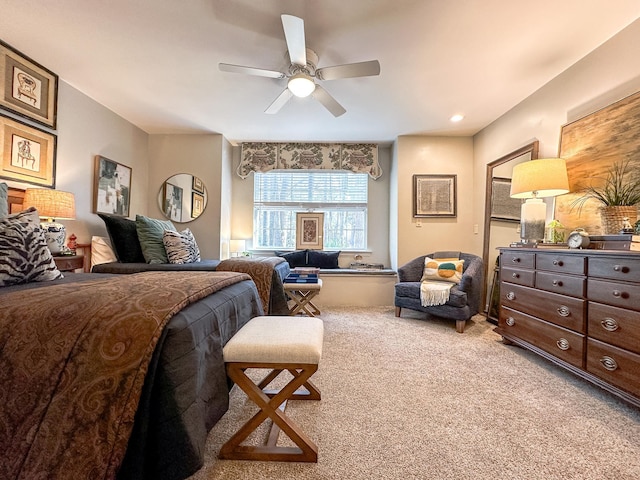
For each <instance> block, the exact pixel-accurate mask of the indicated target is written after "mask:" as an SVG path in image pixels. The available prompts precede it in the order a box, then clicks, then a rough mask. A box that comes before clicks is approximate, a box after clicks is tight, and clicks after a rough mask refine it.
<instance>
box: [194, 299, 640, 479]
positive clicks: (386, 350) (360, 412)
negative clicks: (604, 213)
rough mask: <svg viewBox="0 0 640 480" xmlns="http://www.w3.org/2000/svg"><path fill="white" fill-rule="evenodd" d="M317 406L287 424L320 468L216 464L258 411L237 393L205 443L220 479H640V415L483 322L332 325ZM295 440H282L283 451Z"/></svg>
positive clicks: (337, 313) (304, 405)
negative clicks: (297, 429)
mask: <svg viewBox="0 0 640 480" xmlns="http://www.w3.org/2000/svg"><path fill="white" fill-rule="evenodd" d="M321 318H322V319H323V320H324V322H325V342H324V350H323V358H322V361H321V363H320V369H319V371H318V372H317V373H316V374H315V375H314V377H313V379H312V380H313V381H314V383H315V384H316V385H317V386H318V387H319V388H320V390H321V392H322V400H321V401H320V402H290V403H289V406H288V407H287V413H288V414H289V415H290V416H291V417H292V418H293V419H294V420H295V421H296V422H297V423H298V424H299V425H300V426H301V427H302V428H303V429H304V430H305V431H306V433H307V434H309V436H310V437H311V438H312V439H313V440H314V441H315V442H316V443H317V445H318V449H319V454H318V457H319V458H318V463H317V464H302V463H279V462H247V461H245V462H241V461H229V460H218V459H217V457H216V455H217V452H218V451H219V449H220V446H221V445H222V443H223V442H224V441H225V440H226V439H228V438H229V436H230V435H231V434H232V433H233V432H234V431H235V430H236V429H237V428H238V427H239V426H240V425H241V424H242V423H244V421H245V420H246V419H248V418H249V417H250V416H251V415H252V414H253V413H255V408H256V407H254V406H253V405H252V404H250V403H249V402H248V401H247V399H246V396H245V395H244V394H243V393H242V392H241V391H239V389H237V387H234V389H233V391H232V395H231V408H230V410H229V412H227V414H226V415H225V416H224V417H223V418H222V420H221V421H220V422H219V423H218V424H217V425H216V426H215V427H214V429H213V430H212V431H211V433H210V434H209V439H208V443H207V452H206V460H205V466H204V467H203V468H202V469H201V470H200V471H199V472H198V473H197V474H196V475H194V476H193V477H191V480H214V479H234V480H236V479H237V480H241V479H251V480H256V479H292V480H293V479H296V480H300V479H314V480H317V479H327V480H328V479H336V480H337V479H340V480H346V479H349V480H360V479H385V480H388V479H433V480H438V479H456V480H463V479H469V480H482V479H492V480H494V479H509V480H513V479H523V480H525V479H526V480H536V479H545V480H552V479H558V480H559V479H562V480H568V479H580V480H588V479H593V480H606V479H611V480H614V479H615V480H623V479H628V480H631V479H640V411H639V410H638V409H636V408H634V407H631V406H628V405H627V404H625V403H623V402H621V401H619V400H617V399H616V398H614V397H613V396H611V395H609V394H607V393H606V392H604V391H601V390H600V389H598V388H597V387H594V386H591V385H590V384H588V383H586V382H584V381H583V380H581V379H579V378H577V377H575V376H573V375H571V374H569V373H566V372H564V371H563V370H561V369H560V368H558V367H556V366H554V365H552V364H551V363H549V362H547V361H545V360H543V359H541V358H539V357H537V356H535V355H534V354H532V353H530V352H527V351H525V350H523V349H521V348H518V347H514V346H506V345H504V344H502V342H501V337H500V336H498V335H497V334H495V333H494V332H493V325H491V324H490V323H487V322H486V321H485V319H484V317H482V316H476V317H474V319H472V321H469V322H467V327H466V330H465V333H464V334H458V333H456V331H455V322H450V321H445V320H439V319H429V320H426V321H425V320H424V319H423V318H424V317H423V316H422V315H421V314H418V313H417V312H410V311H407V310H405V311H403V317H402V318H396V317H395V316H394V313H393V308H392V307H377V308H375V307H374V308H366V309H365V308H330V309H326V310H325V311H323V313H322V315H321ZM285 440H286V438H285Z"/></svg>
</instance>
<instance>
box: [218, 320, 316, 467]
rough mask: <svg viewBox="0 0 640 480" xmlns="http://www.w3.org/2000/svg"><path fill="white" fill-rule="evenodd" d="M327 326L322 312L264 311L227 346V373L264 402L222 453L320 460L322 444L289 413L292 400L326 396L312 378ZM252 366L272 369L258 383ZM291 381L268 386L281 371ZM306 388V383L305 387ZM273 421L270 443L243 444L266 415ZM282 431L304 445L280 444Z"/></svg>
mask: <svg viewBox="0 0 640 480" xmlns="http://www.w3.org/2000/svg"><path fill="white" fill-rule="evenodd" d="M323 338H324V325H323V323H322V320H321V319H319V318H317V317H288V316H287V317H285V316H263V317H255V318H253V319H251V320H250V321H249V322H248V323H247V324H246V325H245V326H244V327H242V328H241V329H240V330H239V331H238V332H237V333H236V334H235V335H234V336H233V337H232V338H231V340H229V342H227V344H226V345H225V347H224V349H223V354H224V361H225V363H226V367H227V374H228V375H229V378H231V380H233V381H234V382H235V383H236V385H238V387H239V388H241V389H242V390H243V391H244V392H245V393H246V394H247V396H248V397H249V398H250V399H251V400H252V401H253V402H255V403H256V405H258V407H260V411H259V412H258V413H256V414H255V415H254V416H253V417H252V418H251V419H250V420H249V421H248V422H247V423H245V424H244V425H243V426H242V427H241V428H240V429H239V430H238V431H237V432H236V433H235V434H234V435H233V436H232V437H231V438H230V439H229V440H228V441H227V442H226V443H225V444H224V445H223V446H222V448H221V449H220V454H219V457H220V458H223V459H231V460H277V461H289V462H317V461H318V447H317V446H316V445H315V443H313V441H311V439H310V438H309V437H308V436H307V435H306V434H305V433H304V432H303V431H302V430H301V429H300V427H299V426H298V425H296V424H295V423H294V422H293V421H292V420H291V418H289V417H288V416H287V415H286V413H285V411H284V409H285V406H286V402H287V400H290V399H296V400H320V391H319V390H318V389H317V387H316V386H315V385H313V384H312V383H311V381H310V380H309V378H310V377H311V376H312V375H313V374H314V373H315V372H316V371H317V370H318V363H319V362H320V357H321V356H322V344H323ZM247 369H268V370H269V373H268V374H267V375H266V376H265V377H264V378H263V379H262V380H261V381H260V382H258V383H257V384H256V383H254V382H253V380H251V378H249V377H248V376H247V375H246V370H247ZM285 370H286V371H287V372H289V373H290V375H291V377H292V378H291V380H290V381H289V383H287V384H286V385H285V386H284V387H282V388H281V389H280V390H275V391H272V390H266V387H268V386H269V384H270V383H271V382H272V381H273V380H275V379H276V378H277V377H278V376H279V375H280V373H282V372H284V371H285ZM301 387H303V388H301ZM268 418H270V419H271V420H272V421H273V424H272V428H271V433H270V435H269V439H268V440H267V443H266V445H258V446H255V445H241V443H242V442H243V441H244V440H245V439H246V438H247V437H248V436H249V435H250V434H251V432H253V431H254V430H255V429H256V428H258V427H259V426H260V425H261V424H262V423H263V422H264V421H265V420H267V419H268ZM280 430H282V431H283V432H285V434H286V435H287V436H288V437H289V438H290V439H291V440H292V441H293V442H294V443H295V444H296V445H297V446H298V447H299V448H297V447H281V446H278V445H277V440H278V435H279V433H280Z"/></svg>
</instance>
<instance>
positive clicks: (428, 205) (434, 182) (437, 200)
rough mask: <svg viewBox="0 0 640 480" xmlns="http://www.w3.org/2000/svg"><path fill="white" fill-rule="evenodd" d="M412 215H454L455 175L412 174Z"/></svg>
mask: <svg viewBox="0 0 640 480" xmlns="http://www.w3.org/2000/svg"><path fill="white" fill-rule="evenodd" d="M413 216H414V217H455V216H456V175H414V176H413Z"/></svg>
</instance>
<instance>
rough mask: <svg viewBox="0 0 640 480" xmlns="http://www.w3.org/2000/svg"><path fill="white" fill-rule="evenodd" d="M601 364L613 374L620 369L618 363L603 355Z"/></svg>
mask: <svg viewBox="0 0 640 480" xmlns="http://www.w3.org/2000/svg"><path fill="white" fill-rule="evenodd" d="M600 363H601V364H602V366H603V367H604V368H605V370H609V371H610V372H613V371H614V370H616V369H617V368H618V363H617V362H616V361H615V360H614V359H613V358H611V357H610V356H608V355H603V356H602V358H601V359H600Z"/></svg>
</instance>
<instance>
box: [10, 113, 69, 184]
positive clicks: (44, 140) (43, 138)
mask: <svg viewBox="0 0 640 480" xmlns="http://www.w3.org/2000/svg"><path fill="white" fill-rule="evenodd" d="M56 140H57V138H56V136H55V135H53V134H52V133H49V132H45V131H44V130H40V129H39V128H35V127H32V126H31V125H26V124H24V123H22V122H18V121H16V120H14V119H12V118H9V117H5V116H3V115H0V152H1V153H2V158H1V159H0V178H6V179H7V180H14V181H16V182H25V183H31V184H33V185H42V186H43V187H51V188H53V187H55V182H56V179H55V175H56Z"/></svg>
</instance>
